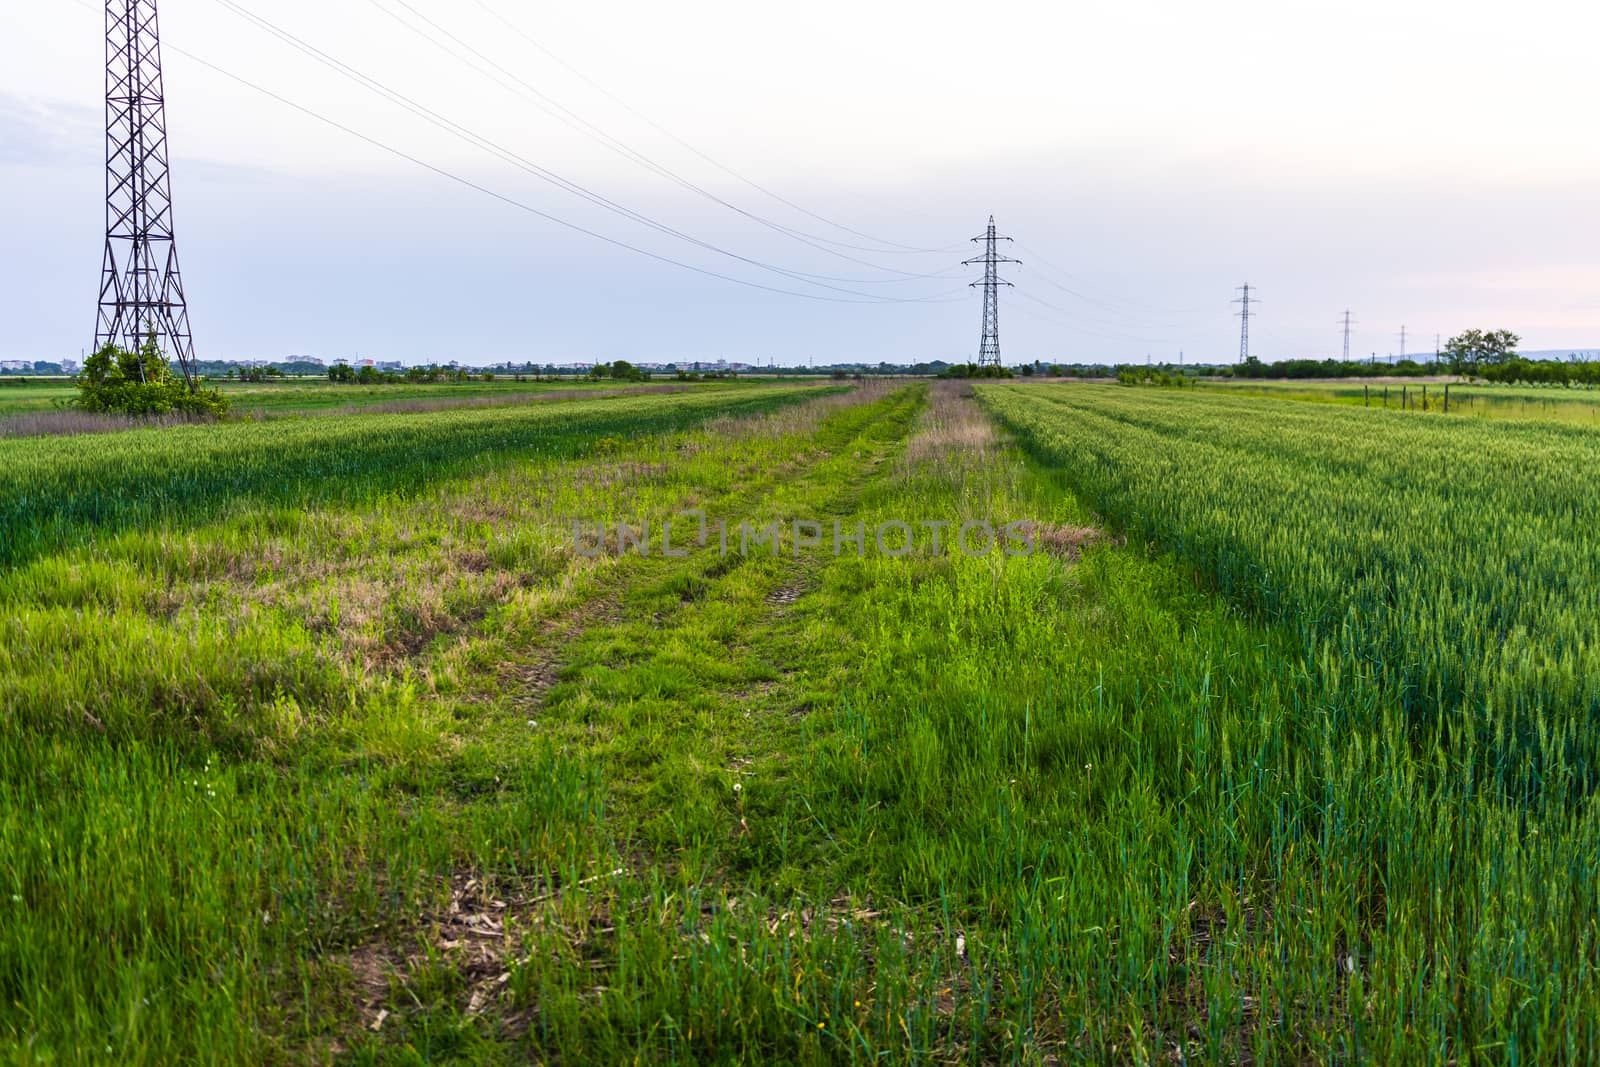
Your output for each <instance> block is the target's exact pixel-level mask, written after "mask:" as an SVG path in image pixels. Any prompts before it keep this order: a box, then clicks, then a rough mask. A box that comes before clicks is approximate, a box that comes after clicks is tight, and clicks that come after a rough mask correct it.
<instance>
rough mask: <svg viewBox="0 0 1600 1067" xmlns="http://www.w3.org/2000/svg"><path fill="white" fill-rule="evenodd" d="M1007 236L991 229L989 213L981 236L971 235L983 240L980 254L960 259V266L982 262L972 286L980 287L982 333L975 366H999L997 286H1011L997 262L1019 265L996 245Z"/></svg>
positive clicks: (975, 238) (991, 216) (1018, 261)
mask: <svg viewBox="0 0 1600 1067" xmlns="http://www.w3.org/2000/svg"><path fill="white" fill-rule="evenodd" d="M1009 240H1011V238H1009V237H999V236H997V235H996V234H995V232H994V216H993V215H990V216H989V228H988V229H987V230H986V231H984V233H983V235H982V236H981V237H974V238H973V241H975V242H982V243H983V255H981V256H979V257H977V258H976V259H968V260H963V261H962V264H961V265H962V266H964V267H970V266H972V265H973V264H974V263H982V264H983V281H981V282H973V283H972V288H974V289H975V288H977V287H978V286H980V285H981V286H983V336H982V337H981V338H980V339H979V341H978V366H980V367H998V366H1000V286H1002V285H1004V286H1010V285H1011V283H1010V282H1008V281H1004V280H1002V279H1001V277H1000V264H1002V263H1015V264H1017V265H1018V266H1021V265H1022V260H1020V259H1009V258H1007V257H1005V256H1002V255H1000V253H999V252H998V251H997V248H996V244H997V242H999V241H1009Z"/></svg>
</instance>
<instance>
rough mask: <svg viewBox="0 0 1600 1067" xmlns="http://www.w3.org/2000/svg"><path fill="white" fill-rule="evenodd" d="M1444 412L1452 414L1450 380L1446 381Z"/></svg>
mask: <svg viewBox="0 0 1600 1067" xmlns="http://www.w3.org/2000/svg"><path fill="white" fill-rule="evenodd" d="M1444 413H1445V414H1446V415H1448V414H1450V383H1449V382H1446V383H1445V386H1444Z"/></svg>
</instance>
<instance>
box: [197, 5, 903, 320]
mask: <svg viewBox="0 0 1600 1067" xmlns="http://www.w3.org/2000/svg"><path fill="white" fill-rule="evenodd" d="M216 2H217V3H219V4H220V5H222V6H223V7H225V8H227V9H228V10H230V11H232V12H233V13H234V14H237V15H239V16H240V17H241V18H244V19H246V20H247V21H249V22H252V23H254V24H255V25H256V26H257V27H258V28H260V29H263V30H265V31H266V32H268V33H270V34H272V35H273V36H275V37H277V38H278V39H279V40H281V41H283V42H284V43H286V44H288V45H290V46H291V47H293V48H295V49H296V50H297V51H300V52H301V53H303V54H305V55H307V56H310V57H311V58H312V59H314V60H316V61H317V62H318V63H321V64H322V65H324V66H327V67H329V68H330V69H332V70H334V71H335V72H336V73H338V74H339V75H340V76H341V77H344V78H345V79H346V80H348V81H353V82H355V83H356V84H358V85H360V86H362V87H363V88H365V89H367V90H368V91H369V92H372V93H374V94H376V95H378V96H381V97H383V98H385V99H387V100H388V101H389V102H391V103H394V104H397V105H398V106H400V107H402V108H404V109H406V110H407V111H410V112H411V113H412V114H413V115H416V116H417V117H419V118H421V119H423V120H424V121H425V122H428V123H429V124H430V125H433V126H435V127H437V128H439V129H442V130H444V131H445V132H447V133H449V134H451V135H452V136H454V137H456V138H457V139H458V140H462V141H465V142H466V143H468V144H470V145H472V146H473V147H475V148H478V149H480V150H482V151H485V152H487V153H489V154H490V155H493V156H496V157H497V158H499V159H500V160H501V161H503V162H506V163H509V164H511V165H512V166H515V167H517V168H518V169H520V170H522V171H524V172H526V173H529V174H532V175H534V176H535V177H538V178H540V179H541V180H543V181H545V182H548V183H549V184H552V185H555V186H556V187H557V188H560V189H562V190H563V191H565V192H568V193H571V194H572V195H574V196H577V197H579V198H580V199H583V200H586V201H588V202H589V203H591V204H594V205H596V206H598V207H602V208H604V209H605V210H608V211H611V212H613V213H615V214H618V215H621V216H623V217H624V218H627V219H629V220H630V221H632V222H636V223H638V224H640V225H642V226H646V227H648V228H650V229H654V230H657V231H658V232H661V233H664V234H667V235H668V236H671V237H675V238H677V239H678V240H681V241H684V242H686V243H688V244H692V245H695V246H696V247H699V248H703V249H705V250H707V251H710V252H715V253H717V254H718V255H722V256H726V257H728V258H730V259H734V260H737V261H739V262H741V263H745V264H748V265H750V266H753V267H757V268H758V269H761V270H766V271H770V272H772V273H774V274H778V275H781V276H783V277H786V278H789V279H791V280H794V281H798V282H803V283H805V284H807V285H815V286H817V287H819V288H822V289H829V290H832V291H834V292H839V293H845V294H847V295H850V296H856V297H861V298H863V299H864V300H865V301H866V302H882V303H918V302H920V301H921V299H923V298H917V297H897V296H881V295H876V294H872V293H863V292H860V291H858V290H854V289H850V288H847V287H845V286H841V285H836V284H833V281H834V279H833V277H832V276H831V275H821V274H812V273H810V272H806V271H796V270H791V269H788V268H785V267H780V266H777V265H775V264H772V263H768V262H766V261H764V260H759V259H755V258H753V257H751V256H745V255H742V254H740V253H738V252H734V251H732V250H730V249H727V248H723V247H722V246H720V245H717V244H714V243H712V242H709V241H705V240H702V239H700V238H698V237H695V236H693V235H691V234H688V233H685V232H683V231H682V230H678V229H676V228H674V227H672V226H670V225H668V224H666V223H664V222H661V221H659V220H657V219H655V218H652V217H651V216H649V215H646V214H644V213H643V212H639V211H635V210H633V209H632V208H629V207H626V206H625V205H623V204H619V203H617V202H616V201H614V200H611V199H609V198H608V197H606V196H604V195H602V194H600V193H597V192H595V191H593V190H591V189H589V188H588V187H587V186H584V185H583V184H582V183H579V182H575V181H571V180H570V179H567V178H565V177H563V176H562V175H560V174H558V173H556V172H555V171H552V170H550V169H549V168H547V167H544V166H542V165H540V164H538V163H535V162H533V161H532V160H529V159H527V158H526V157H523V156H521V155H519V154H517V153H516V152H514V151H512V150H511V149H508V148H505V147H504V146H502V145H500V144H498V143H497V142H495V141H493V140H492V139H490V138H488V137H485V136H483V135H482V134H479V133H476V132H475V131H473V130H471V129H468V128H467V127H465V126H462V125H461V124H460V123H458V122H455V121H454V120H452V119H450V118H449V117H448V116H445V115H442V114H440V113H439V112H437V111H434V110H433V109H431V108H429V107H427V106H426V105H424V104H421V103H418V102H417V101H416V100H413V99H412V98H410V97H408V96H406V95H405V94H404V93H401V92H399V91H398V90H395V89H392V88H390V87H389V86H387V85H385V84H384V83H382V82H380V81H378V80H377V79H376V78H373V77H371V76H369V75H367V74H365V73H363V72H362V71H360V70H357V69H356V68H355V67H352V66H350V65H349V64H348V63H345V62H343V61H342V60H340V59H338V58H337V57H335V56H332V55H330V54H329V53H327V52H325V51H323V50H322V49H320V48H317V47H316V46H315V45H313V44H310V43H309V42H307V41H305V40H303V39H301V38H300V37H297V36H296V35H294V34H293V33H290V32H289V31H287V30H284V29H282V28H281V27H279V26H277V25H275V24H274V23H272V22H271V21H270V20H269V19H266V18H264V17H263V16H261V15H258V14H256V13H255V12H253V11H251V10H250V9H248V8H246V7H244V6H243V5H241V4H239V3H237V2H236V0H216ZM240 80H242V79H240ZM307 110H309V109H307ZM318 117H320V116H318Z"/></svg>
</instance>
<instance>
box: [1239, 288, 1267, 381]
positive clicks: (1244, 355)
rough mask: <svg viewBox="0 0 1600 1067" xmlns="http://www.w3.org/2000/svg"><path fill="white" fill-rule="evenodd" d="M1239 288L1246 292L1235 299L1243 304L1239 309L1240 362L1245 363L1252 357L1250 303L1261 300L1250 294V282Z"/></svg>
mask: <svg viewBox="0 0 1600 1067" xmlns="http://www.w3.org/2000/svg"><path fill="white" fill-rule="evenodd" d="M1239 290H1240V291H1241V292H1243V293H1244V296H1242V297H1240V298H1239V299H1238V300H1235V301H1234V303H1235V304H1239V305H1241V308H1240V311H1239V362H1240V363H1243V362H1244V361H1245V360H1247V359H1249V358H1250V305H1251V304H1259V303H1261V301H1259V300H1257V299H1255V298H1254V297H1252V296H1251V295H1250V283H1249V282H1246V283H1245V284H1243V285H1241V286H1240V287H1239Z"/></svg>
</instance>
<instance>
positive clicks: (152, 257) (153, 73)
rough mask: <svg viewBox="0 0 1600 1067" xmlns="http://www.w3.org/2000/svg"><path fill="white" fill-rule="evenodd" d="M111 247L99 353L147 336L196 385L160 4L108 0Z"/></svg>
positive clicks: (103, 275) (103, 280)
mask: <svg viewBox="0 0 1600 1067" xmlns="http://www.w3.org/2000/svg"><path fill="white" fill-rule="evenodd" d="M105 30H106V248H105V260H104V263H103V265H102V267H101V272H100V315H99V324H98V325H97V326H96V328H95V342H94V343H95V348H96V349H97V350H98V349H99V348H101V347H103V346H105V345H107V344H115V345H119V346H121V347H123V348H125V349H127V350H129V351H138V349H139V347H140V346H141V345H142V344H144V341H145V338H146V336H147V335H148V333H149V332H152V331H153V332H154V333H155V335H156V339H157V343H158V344H160V345H161V347H162V350H163V351H165V352H167V353H169V354H171V355H174V356H176V357H177V359H178V365H179V366H180V367H182V368H183V377H184V381H186V382H188V383H189V388H190V389H191V390H193V389H196V388H197V387H198V382H197V380H196V369H195V355H194V338H193V337H192V336H191V335H190V332H189V306H188V303H187V302H186V301H185V299H184V295H183V277H182V275H181V274H180V273H179V271H178V246H177V242H176V240H175V239H174V236H173V226H172V178H171V173H170V169H169V166H168V161H167V112H166V101H165V99H164V96H163V88H162V85H163V83H162V78H161V40H160V33H159V32H158V30H157V23H156V0H106V26H105Z"/></svg>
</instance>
